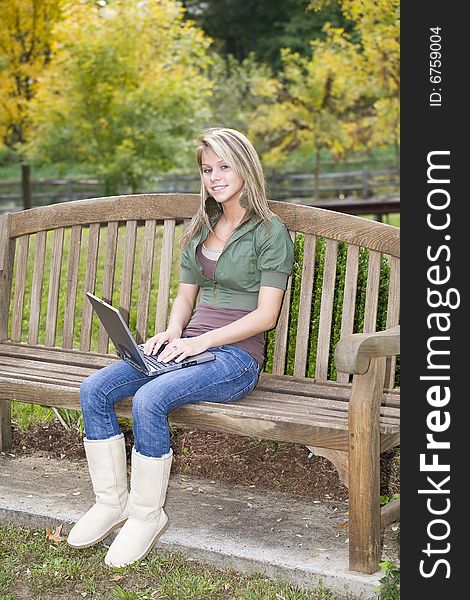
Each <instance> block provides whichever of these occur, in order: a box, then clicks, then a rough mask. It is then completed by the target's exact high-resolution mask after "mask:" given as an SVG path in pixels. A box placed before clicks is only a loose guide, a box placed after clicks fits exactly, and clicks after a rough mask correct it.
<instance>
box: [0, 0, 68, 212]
mask: <svg viewBox="0 0 470 600" xmlns="http://www.w3.org/2000/svg"><path fill="white" fill-rule="evenodd" d="M62 5H63V2H62V1H61V0H41V1H38V0H0V14H1V26H0V107H1V110H0V143H3V144H4V145H5V146H7V147H9V148H11V149H12V150H13V151H14V152H15V153H16V154H17V156H19V158H20V161H21V172H22V192H23V206H24V208H30V207H31V183H30V166H29V163H28V162H27V160H26V156H25V154H24V148H25V144H26V142H27V141H28V139H29V137H30V132H31V121H30V116H29V105H30V103H31V101H32V99H33V98H34V95H35V92H36V86H37V81H38V79H39V77H40V75H41V73H42V71H43V69H44V67H45V66H46V65H47V64H48V63H49V62H50V58H51V51H52V43H53V42H52V30H53V27H54V26H55V24H56V23H57V22H58V21H60V19H61V16H62Z"/></svg>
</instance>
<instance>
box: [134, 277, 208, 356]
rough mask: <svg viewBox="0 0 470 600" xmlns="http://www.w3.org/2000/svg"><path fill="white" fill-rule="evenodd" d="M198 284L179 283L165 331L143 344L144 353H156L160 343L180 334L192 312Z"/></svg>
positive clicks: (170, 340)
mask: <svg viewBox="0 0 470 600" xmlns="http://www.w3.org/2000/svg"><path fill="white" fill-rule="evenodd" d="M198 292H199V286H198V285H194V284H191V283H180V285H179V288H178V294H177V295H176V298H175V301H174V302H173V306H172V308H171V313H170V318H169V320H168V326H167V328H166V331H162V332H161V333H157V335H154V336H153V337H151V338H149V339H148V340H147V341H146V342H145V344H144V353H145V354H156V353H157V351H158V350H159V349H160V347H161V346H162V344H164V343H165V342H172V341H173V340H174V339H176V338H180V337H181V334H182V332H183V330H184V328H185V327H186V325H187V324H188V322H189V319H190V318H191V315H192V314H193V309H194V303H195V302H196V298H197V294H198Z"/></svg>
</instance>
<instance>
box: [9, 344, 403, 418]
mask: <svg viewBox="0 0 470 600" xmlns="http://www.w3.org/2000/svg"><path fill="white" fill-rule="evenodd" d="M2 356H11V357H16V356H18V357H21V359H22V360H23V359H25V358H29V359H31V360H35V361H43V362H49V361H50V362H53V363H54V364H65V365H70V366H74V365H75V366H78V367H88V368H90V369H98V368H100V367H104V366H106V365H108V364H110V363H111V362H113V361H115V360H119V359H118V358H117V357H116V356H113V355H111V354H97V353H93V352H82V351H80V350H65V349H63V348H45V347H44V346H27V345H25V344H16V343H11V342H4V343H1V344H0V357H2ZM256 390H257V391H260V390H264V391H269V392H273V393H281V394H287V395H289V394H294V395H299V396H308V397H322V398H331V399H336V400H340V401H342V402H347V401H348V400H349V395H350V391H351V386H350V385H349V384H340V383H336V384H335V382H333V381H330V382H328V383H326V382H316V381H315V380H313V379H309V378H301V377H293V376H287V375H284V376H279V375H272V374H271V373H262V374H261V377H260V381H259V383H258V385H257V386H256ZM399 397H400V393H399V390H388V391H387V392H385V394H384V401H383V405H384V406H392V407H393V406H394V407H399V406H400V402H399Z"/></svg>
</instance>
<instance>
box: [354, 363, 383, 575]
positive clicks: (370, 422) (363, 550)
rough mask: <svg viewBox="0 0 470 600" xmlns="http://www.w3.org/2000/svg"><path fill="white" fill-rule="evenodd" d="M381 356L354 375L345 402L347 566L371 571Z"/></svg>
mask: <svg viewBox="0 0 470 600" xmlns="http://www.w3.org/2000/svg"><path fill="white" fill-rule="evenodd" d="M384 376H385V359H384V358H373V359H372V360H371V363H370V367H369V370H368V371H367V373H365V375H355V376H354V379H353V386H352V390H351V399H350V402H349V568H350V569H351V570H353V571H361V572H363V573H375V571H377V570H378V568H379V562H380V403H381V398H382V395H383V383H384Z"/></svg>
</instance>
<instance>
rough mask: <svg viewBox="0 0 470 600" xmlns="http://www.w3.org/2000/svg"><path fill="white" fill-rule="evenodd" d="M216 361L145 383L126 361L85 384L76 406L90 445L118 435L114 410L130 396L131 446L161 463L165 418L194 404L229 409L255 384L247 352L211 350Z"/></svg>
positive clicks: (166, 441)
mask: <svg viewBox="0 0 470 600" xmlns="http://www.w3.org/2000/svg"><path fill="white" fill-rule="evenodd" d="M210 350H211V352H213V353H214V354H215V357H216V358H215V360H212V361H209V362H206V363H202V364H199V365H194V366H192V367H186V368H185V369H178V370H176V371H170V372H169V373H164V374H163V375H159V376H157V377H149V376H147V375H145V374H144V373H142V372H140V371H139V370H137V369H135V368H134V367H132V366H131V365H129V364H128V363H126V362H125V361H119V362H116V363H113V364H111V365H109V366H107V367H105V368H103V369H100V370H99V371H97V372H96V373H93V375H91V376H90V377H88V378H87V379H85V381H84V382H83V383H82V385H81V387H80V404H81V408H82V414H83V422H84V425H85V433H86V437H87V439H89V440H105V439H108V438H111V437H113V436H115V435H119V434H120V433H121V430H120V428H119V424H118V420H117V417H116V413H115V411H114V405H115V404H116V402H119V401H120V400H123V399H124V398H127V397H129V396H133V397H134V398H133V401H132V418H133V426H134V446H135V449H136V450H137V452H139V453H140V454H144V455H145V456H151V457H155V458H159V457H161V456H163V455H165V454H167V453H168V452H169V451H170V430H169V427H168V413H170V412H171V411H172V410H173V409H175V408H177V407H179V406H183V405H185V404H193V403H195V402H200V401H205V402H221V403H227V402H231V401H233V400H239V399H240V398H243V397H245V396H247V395H248V394H249V393H250V392H251V391H252V390H253V388H254V387H255V386H256V384H257V383H258V377H259V371H260V367H259V365H258V363H257V361H256V360H255V359H254V358H253V357H252V356H251V354H250V353H249V352H246V350H243V349H241V348H238V346H234V345H225V346H217V347H216V348H211V349H210Z"/></svg>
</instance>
